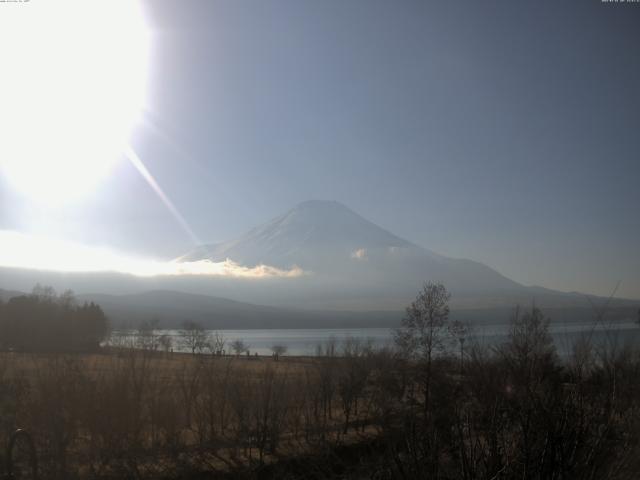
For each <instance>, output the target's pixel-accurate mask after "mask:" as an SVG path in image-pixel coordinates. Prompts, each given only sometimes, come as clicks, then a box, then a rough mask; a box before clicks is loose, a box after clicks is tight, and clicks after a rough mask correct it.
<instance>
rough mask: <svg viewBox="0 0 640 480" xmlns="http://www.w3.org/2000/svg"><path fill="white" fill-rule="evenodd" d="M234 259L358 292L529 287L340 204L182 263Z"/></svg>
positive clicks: (315, 206)
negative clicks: (425, 285)
mask: <svg viewBox="0 0 640 480" xmlns="http://www.w3.org/2000/svg"><path fill="white" fill-rule="evenodd" d="M203 259H209V260H212V261H223V260H225V259H231V260H233V261H235V262H238V263H240V264H242V265H247V266H254V265H259V264H266V265H272V266H275V267H278V268H291V267H293V266H297V267H300V268H302V269H303V270H305V271H307V272H311V273H312V274H314V275H317V276H321V277H323V278H334V279H335V280H336V281H340V282H341V283H343V284H345V283H349V282H351V283H352V284H353V285H361V286H363V285H378V286H380V287H382V286H388V287H389V288H390V289H399V290H400V291H403V290H405V286H406V288H411V289H412V290H416V288H419V285H420V284H421V283H422V282H424V281H425V280H434V281H441V282H443V283H445V285H447V287H448V288H449V289H451V290H452V291H454V292H461V293H462V292H463V293H472V292H474V293H478V292H486V291H494V290H496V289H498V290H505V289H508V290H510V289H518V288H523V287H522V286H521V285H519V284H518V283H516V282H513V281H511V280H509V279H508V278H506V277H504V276H502V275H501V274H499V273H498V272H496V271H495V270H493V269H491V268H489V267H487V266H486V265H483V264H481V263H478V262H474V261H471V260H464V259H453V258H449V257H445V256H443V255H439V254H437V253H435V252H433V251H431V250H428V249H426V248H423V247H420V246H417V245H415V244H413V243H411V242H409V241H407V240H404V239H402V238H400V237H398V236H396V235H394V234H393V233H391V232H389V231H387V230H384V229H383V228H381V227H379V226H377V225H375V224H374V223H372V222H370V221H368V220H366V219H364V218H362V217H361V216H360V215H358V214H357V213H355V212H354V211H352V210H351V209H349V208H348V207H346V206H345V205H343V204H341V203H339V202H334V201H319V200H312V201H307V202H303V203H300V204H299V205H297V206H296V207H294V208H293V209H291V210H290V211H288V212H287V213H285V214H283V215H281V216H279V217H277V218H274V219H273V220H271V221H269V222H267V223H265V224H263V225H260V226H258V227H256V228H254V229H252V230H251V231H249V232H247V233H246V234H245V235H243V236H241V237H240V238H237V239H235V240H232V241H228V242H224V243H219V244H214V245H203V246H201V247H199V248H197V249H195V250H193V251H191V252H189V253H187V254H186V255H184V256H182V257H180V258H179V259H178V260H179V261H196V260H203Z"/></svg>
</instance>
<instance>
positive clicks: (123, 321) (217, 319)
mask: <svg viewBox="0 0 640 480" xmlns="http://www.w3.org/2000/svg"><path fill="white" fill-rule="evenodd" d="M78 300H79V301H93V302H95V303H97V304H99V305H100V306H101V307H102V309H103V310H104V311H105V313H106V314H107V316H108V317H109V318H110V320H111V321H112V323H113V324H114V326H116V327H132V328H134V327H136V326H137V325H138V324H139V323H140V322H141V321H143V320H149V319H151V318H156V319H158V321H159V324H160V326H161V327H164V328H177V327H180V325H181V324H182V322H183V321H185V320H193V321H197V322H199V323H201V324H202V325H204V326H205V327H207V328H210V329H246V328H259V329H262V328H318V327H325V328H338V327H345V328H347V327H352V328H356V327H365V326H366V327H387V326H388V327H393V326H396V325H398V324H399V321H400V318H401V317H402V313H401V312H348V311H345V312H331V311H310V310H296V309H284V308H275V307H269V306H264V305H254V304H250V303H244V302H236V301H234V300H229V299H226V298H219V297H211V296H207V295H194V294H190V293H183V292H176V291H167V290H162V291H150V292H144V293H140V294H133V295H104V294H85V295H79V296H78Z"/></svg>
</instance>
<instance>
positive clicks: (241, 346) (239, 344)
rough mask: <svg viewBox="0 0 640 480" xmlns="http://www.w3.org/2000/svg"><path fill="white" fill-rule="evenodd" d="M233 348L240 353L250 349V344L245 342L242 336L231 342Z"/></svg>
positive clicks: (237, 353) (236, 352)
mask: <svg viewBox="0 0 640 480" xmlns="http://www.w3.org/2000/svg"><path fill="white" fill-rule="evenodd" d="M231 348H232V349H233V351H234V352H235V354H236V355H240V354H241V353H244V352H246V351H247V350H249V345H247V344H246V343H244V341H243V340H242V339H241V338H237V339H235V340H234V341H233V342H231Z"/></svg>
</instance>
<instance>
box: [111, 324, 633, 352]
mask: <svg viewBox="0 0 640 480" xmlns="http://www.w3.org/2000/svg"><path fill="white" fill-rule="evenodd" d="M550 330H551V334H552V336H553V339H554V341H555V343H556V348H557V349H558V352H559V353H560V355H567V354H569V353H571V351H572V348H573V345H574V344H575V342H576V341H577V340H579V339H581V338H585V337H586V338H590V339H591V340H592V342H593V344H594V345H596V346H618V347H620V346H623V345H636V346H640V328H639V327H638V325H637V324H635V323H631V322H629V323H616V324H612V325H597V326H595V327H594V325H593V323H588V324H587V323H584V324H580V323H572V324H552V325H551V328H550ZM508 331H509V326H508V325H506V324H499V325H481V326H477V327H474V329H473V330H472V332H471V334H470V335H469V339H468V341H467V344H466V345H469V344H470V343H472V342H474V341H475V342H477V343H479V344H481V345H486V346H494V345H499V344H501V343H503V342H505V341H506V340H507V335H508ZM122 333H123V334H124V335H127V336H128V335H130V333H125V332H122ZM162 333H166V334H169V335H171V336H172V338H173V345H174V347H173V348H174V350H175V351H180V350H182V348H181V345H180V343H181V342H180V340H181V339H180V332H179V331H178V330H165V331H163V332H162ZM210 333H214V332H213V331H211V332H210ZM218 333H220V334H222V335H223V336H224V338H225V339H226V341H227V347H226V349H227V352H229V353H230V351H231V348H230V347H229V343H230V342H232V341H233V340H236V339H241V340H242V341H244V343H245V344H247V345H248V346H249V349H250V352H251V354H252V355H253V354H254V353H258V354H259V355H270V354H271V347H272V346H273V345H285V346H286V347H287V354H289V355H314V354H315V352H316V347H317V345H319V344H326V343H327V342H330V341H332V340H335V342H337V344H338V351H339V348H340V344H341V343H342V342H344V341H345V340H346V339H348V338H349V337H352V338H357V339H360V340H361V341H367V342H371V343H372V344H374V345H376V346H379V347H382V346H385V345H388V344H391V343H392V341H393V340H392V335H393V332H392V330H391V329H387V328H354V329H347V328H345V329H342V328H335V329H328V328H317V329H282V330H218Z"/></svg>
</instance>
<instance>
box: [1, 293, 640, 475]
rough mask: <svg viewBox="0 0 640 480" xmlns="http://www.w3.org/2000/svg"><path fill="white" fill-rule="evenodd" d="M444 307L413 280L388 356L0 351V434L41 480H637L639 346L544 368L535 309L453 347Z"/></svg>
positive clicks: (545, 345) (358, 349)
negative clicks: (29, 449)
mask: <svg viewBox="0 0 640 480" xmlns="http://www.w3.org/2000/svg"><path fill="white" fill-rule="evenodd" d="M448 299H449V295H448V293H447V292H446V290H445V289H444V287H442V286H441V285H434V284H427V285H425V287H424V289H423V291H422V292H421V293H420V295H419V296H418V297H417V298H416V301H415V302H414V303H413V304H412V305H411V306H410V307H409V308H408V309H407V315H406V317H405V320H404V321H403V324H402V326H401V328H399V329H398V331H397V333H396V348H394V349H375V348H372V347H371V346H369V345H366V344H363V343H361V342H359V341H358V340H355V339H350V340H348V341H346V342H344V343H343V344H342V345H335V344H328V345H324V346H323V347H322V348H320V349H319V353H320V354H321V355H320V356H319V357H317V358H308V359H301V358H287V357H283V358H281V359H280V360H279V361H276V360H275V358H273V359H268V358H258V359H256V358H255V357H251V358H247V357H245V356H232V357H228V356H220V355H189V354H171V353H160V352H159V351H157V350H155V349H126V348H119V349H112V350H110V351H108V352H106V351H105V352H103V353H101V354H92V355H88V354H35V353H17V352H13V353H11V352H9V353H4V354H2V356H1V357H0V422H1V427H0V428H1V431H2V432H3V434H7V433H8V432H10V431H12V430H13V429H15V428H16V427H18V426H20V427H26V428H28V429H29V430H30V431H31V432H32V433H33V435H34V438H35V443H36V446H37V449H38V456H39V460H40V474H41V478H44V479H49V478H50V479H74V478H95V479H116V478H118V479H121V478H131V479H152V478H153V479H157V478H166V479H175V478H254V477H259V478H318V479H320V478H345V477H347V478H378V479H396V478H397V479H420V478H425V479H426V478H429V479H431V478H442V479H487V480H488V479H508V478H519V479H572V478H580V479H582V478H586V479H589V478H591V479H600V478H619V479H626V478H629V479H631V478H636V477H637V472H638V471H640V460H639V458H640V456H639V455H638V453H640V450H639V445H638V441H639V440H640V395H639V394H640V391H639V390H640V352H639V351H632V350H629V349H616V348H615V347H614V346H613V344H612V345H610V346H609V348H601V349H595V348H594V347H593V346H592V345H591V344H590V342H589V339H588V337H585V339H584V341H582V342H580V343H578V344H577V345H576V346H575V349H574V353H573V355H572V356H571V357H570V358H569V359H567V360H566V361H565V360H563V361H561V360H560V359H559V358H558V356H557V354H556V352H555V348H554V345H553V343H552V340H551V337H550V335H549V333H548V320H546V319H545V318H544V316H543V315H542V312H540V311H539V310H537V309H532V310H530V311H527V312H524V313H522V312H519V311H516V312H515V313H514V317H513V319H512V326H511V333H510V336H509V340H508V341H507V342H506V343H505V344H504V345H502V346H500V347H499V348H495V349H482V348H479V347H478V346H474V345H466V344H465V339H466V332H465V329H464V328H461V326H459V325H455V324H452V323H451V322H449V320H448Z"/></svg>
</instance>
